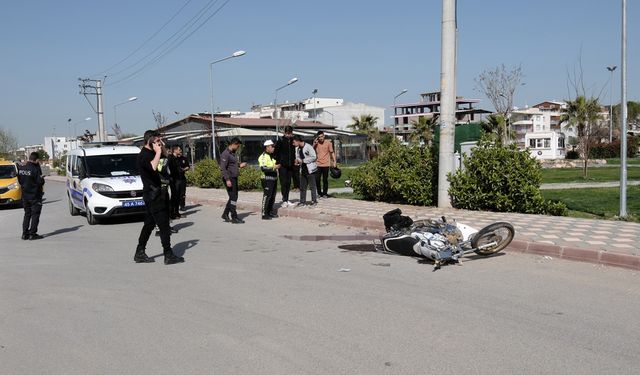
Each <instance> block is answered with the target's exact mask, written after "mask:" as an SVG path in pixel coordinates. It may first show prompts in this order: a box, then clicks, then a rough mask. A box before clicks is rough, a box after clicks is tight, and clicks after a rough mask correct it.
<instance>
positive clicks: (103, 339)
mask: <svg viewBox="0 0 640 375" xmlns="http://www.w3.org/2000/svg"><path fill="white" fill-rule="evenodd" d="M47 198H48V199H47V202H46V204H45V205H44V209H43V215H42V221H41V227H40V233H41V234H43V235H46V238H45V239H43V240H40V241H22V240H20V238H19V236H20V222H21V218H22V211H21V210H20V209H15V210H6V209H4V210H0V243H1V245H0V246H1V248H0V374H66V375H68V374H637V373H639V372H640V369H639V368H638V367H639V365H640V354H639V348H640V323H639V322H640V298H639V297H640V287H639V284H640V283H639V282H640V275H639V274H638V272H633V271H629V270H624V269H617V268H608V267H602V266H595V265H592V264H582V263H574V262H568V261H561V260H556V259H548V258H544V257H535V256H529V255H521V254H511V253H506V254H505V255H502V256H496V257H492V258H480V259H474V258H467V259H466V260H465V261H464V262H463V263H462V265H460V266H456V265H453V266H446V267H444V268H443V269H441V270H439V271H437V272H432V266H431V264H428V263H423V262H420V261H418V260H417V259H414V258H409V257H401V256H392V255H387V254H379V253H374V252H370V251H359V250H369V249H370V247H369V245H368V242H367V241H345V240H340V241H332V240H325V241H301V240H291V239H286V238H284V237H283V235H284V234H290V235H293V236H298V235H311V234H332V235H346V234H358V233H360V232H359V231H358V230H355V229H351V228H345V227H338V226H334V225H332V224H330V223H322V224H318V223H317V222H311V221H295V220H294V219H284V218H282V219H278V220H275V221H271V222H263V221H261V220H259V217H258V216H257V215H251V216H248V217H247V218H246V220H247V223H246V224H244V225H232V224H225V223H222V222H221V220H220V219H219V214H220V210H219V209H216V208H212V207H204V206H199V207H192V208H191V209H190V210H189V215H188V217H187V218H185V219H182V220H180V221H179V222H177V223H176V226H177V227H179V228H180V232H179V233H178V234H176V235H174V236H173V237H172V240H173V243H174V244H175V248H176V252H177V253H178V254H184V257H185V258H186V262H185V263H184V264H178V265H171V266H165V265H164V264H163V263H162V257H158V258H157V262H156V263H153V264H135V263H133V261H132V257H133V252H134V248H135V244H136V239H137V235H138V232H139V230H140V227H141V225H142V224H141V223H140V222H139V221H135V220H133V221H132V220H118V221H115V222H110V223H107V224H104V225H98V226H89V225H88V224H87V222H86V220H85V219H84V217H82V216H78V217H71V216H69V214H68V213H67V206H66V198H65V196H64V190H63V185H62V184H60V183H53V182H52V183H49V184H48V185H47ZM470 224H472V223H470ZM160 253H161V251H160V241H159V239H158V238H157V237H152V238H151V241H150V246H149V250H148V254H149V255H159V254H160ZM341 269H348V270H350V271H348V272H340V270H341ZM343 271H344V270H343Z"/></svg>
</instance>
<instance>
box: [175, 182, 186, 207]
mask: <svg viewBox="0 0 640 375" xmlns="http://www.w3.org/2000/svg"><path fill="white" fill-rule="evenodd" d="M177 187H178V194H179V201H178V207H179V208H181V209H183V210H184V206H185V199H186V197H187V180H178V186H177Z"/></svg>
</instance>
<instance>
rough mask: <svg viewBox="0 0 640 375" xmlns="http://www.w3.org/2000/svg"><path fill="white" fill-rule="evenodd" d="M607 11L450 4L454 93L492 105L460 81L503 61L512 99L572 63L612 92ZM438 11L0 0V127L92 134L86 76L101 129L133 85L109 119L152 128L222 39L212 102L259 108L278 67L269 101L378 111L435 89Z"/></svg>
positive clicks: (39, 136) (435, 4) (551, 89)
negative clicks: (337, 102)
mask: <svg viewBox="0 0 640 375" xmlns="http://www.w3.org/2000/svg"><path fill="white" fill-rule="evenodd" d="M627 3H628V5H627V6H628V8H627V17H628V18H627V25H628V29H627V39H628V44H627V92H628V94H627V95H628V99H629V100H640V50H639V48H638V46H640V2H638V1H627ZM223 5H224V6H223ZM207 6H209V7H208V8H207ZM221 6H222V7H221ZM218 9H219V10H218ZM621 9H622V8H621V1H619V0H561V1H558V0H554V1H550V0H538V1H525V0H520V1H518V0H516V1H514V0H510V1H508V0H483V1H477V0H458V13H457V15H458V72H457V95H461V96H465V97H470V98H477V99H481V100H482V102H481V103H480V104H479V107H481V108H484V109H489V110H492V109H493V108H492V105H491V103H490V102H489V101H488V100H487V99H486V98H485V97H484V95H483V94H482V93H481V92H480V91H479V90H478V89H477V84H476V83H475V79H476V78H477V77H478V75H479V74H480V73H482V72H483V71H485V70H488V69H494V68H495V67H496V66H498V65H500V64H504V65H505V66H506V67H507V68H513V67H517V66H521V67H522V71H523V73H524V79H523V82H524V83H525V85H524V86H521V87H520V88H519V90H518V91H517V92H516V96H515V105H516V106H520V107H522V106H525V105H529V106H531V105H534V104H537V103H539V102H541V101H544V100H563V99H570V98H571V90H569V89H568V79H567V77H568V73H569V72H572V71H574V69H575V68H576V67H577V66H578V63H579V61H581V62H582V71H583V74H584V81H585V84H586V88H587V91H588V93H589V94H593V95H600V98H601V102H603V104H608V103H609V101H610V100H613V101H614V103H615V102H616V101H619V100H620V99H619V98H620V68H619V67H620V62H621V42H620V33H621ZM216 10H218V11H217V13H215V14H214V12H215V11H216ZM441 13H442V1H441V0H395V1H382V0H378V1H370V0H367V1H365V0H349V1H345V0H341V1H338V0H324V1H305V0H297V1H290V0H271V1H269V0H190V1H188V0H175V1H166V0H156V1H149V0H146V1H130V0H127V1H125V0H110V1H98V0H82V1H81V0H65V1H50V0H39V1H31V0H23V1H11V2H4V3H3V6H2V12H0V35H2V37H0V51H1V54H0V128H3V129H5V130H9V131H10V132H11V133H12V134H13V135H14V136H16V137H17V139H18V142H19V144H21V145H26V144H37V143H42V142H43V138H44V137H45V136H51V135H57V136H71V135H73V126H70V125H73V124H75V125H76V128H77V132H78V133H81V132H82V130H83V129H90V130H92V131H95V130H97V127H98V125H97V116H96V114H95V113H94V112H93V109H92V107H91V106H90V105H89V102H88V101H87V100H86V99H85V97H84V96H82V95H80V94H79V88H78V84H79V82H78V78H94V79H104V80H105V83H104V90H103V93H104V107H105V120H106V125H107V129H109V130H110V128H111V126H112V125H113V123H114V105H116V104H120V103H123V102H126V101H127V99H128V98H130V97H133V96H136V97H138V100H136V101H133V102H129V103H126V104H121V105H118V106H117V120H118V123H119V124H120V126H121V128H122V130H123V131H124V132H126V133H134V134H142V133H143V132H144V130H146V129H149V128H154V127H155V121H154V118H153V114H152V112H153V111H155V112H160V113H161V114H163V115H164V116H165V117H166V118H167V120H168V121H173V120H177V119H178V118H182V117H184V116H186V115H188V114H190V113H196V112H206V111H210V110H211V104H210V82H209V63H210V62H212V61H215V60H218V59H222V58H224V57H227V56H229V55H231V54H232V53H233V52H235V51H238V50H245V51H246V52H247V53H246V55H244V56H242V57H239V58H235V59H231V60H227V61H224V62H220V63H217V64H214V65H213V92H214V103H215V104H214V106H215V109H216V111H217V110H239V111H248V110H250V108H251V106H252V105H253V104H268V103H271V102H273V99H274V92H275V89H276V88H278V87H280V86H282V85H284V84H286V83H287V81H289V80H290V79H291V78H293V77H298V78H299V81H298V82H297V83H295V84H294V85H291V86H289V87H287V88H285V89H283V90H281V91H279V93H278V102H283V101H286V100H289V101H294V100H302V99H305V98H309V97H311V96H312V94H311V92H312V91H313V90H314V89H317V90H318V94H317V96H319V97H336V98H343V99H344V100H345V101H348V102H355V103H366V104H369V105H373V106H380V107H386V108H388V107H389V106H391V105H392V104H393V97H394V96H395V95H396V94H397V93H399V92H400V91H401V90H402V89H407V90H408V91H407V93H406V94H404V95H403V96H401V97H400V98H398V103H402V102H414V101H417V100H418V99H419V94H420V93H423V92H428V91H437V90H439V77H440V26H441ZM197 17H200V18H197ZM209 17H210V18H209ZM207 18H209V19H208V21H206V19H207ZM190 20H193V21H195V22H191V23H189V21H190ZM205 21H206V22H205ZM185 25H194V27H192V28H185V27H184V26H185ZM199 25H200V28H199V29H197V30H196V29H195V26H199ZM185 30H186V31H185ZM189 34H190V36H189ZM172 35H174V37H173V38H172V39H171V37H172ZM187 36H188V38H187ZM172 42H174V43H173V44H172ZM178 42H179V43H178ZM161 53H162V54H163V56H162V57H161V58H159V59H154V57H156V56H157V55H159V54H161ZM123 60H124V61H123ZM118 63H120V64H118ZM114 65H115V66H114ZM611 65H616V66H618V69H617V70H616V71H615V72H614V80H613V96H612V99H610V89H609V78H610V73H609V72H608V71H607V70H606V67H607V66H611ZM132 73H135V74H133V75H132ZM104 76H106V78H104ZM89 98H90V100H91V101H92V102H95V97H89ZM94 105H95V104H94ZM175 112H178V113H179V114H176V113H175ZM387 114H388V115H390V112H387ZM87 117H91V118H92V120H90V121H86V122H85V121H83V120H84V119H85V118H87ZM387 117H388V116H387ZM69 118H70V119H72V121H71V122H69V121H68V119H69ZM385 120H386V121H385V123H389V122H390V120H389V119H385Z"/></svg>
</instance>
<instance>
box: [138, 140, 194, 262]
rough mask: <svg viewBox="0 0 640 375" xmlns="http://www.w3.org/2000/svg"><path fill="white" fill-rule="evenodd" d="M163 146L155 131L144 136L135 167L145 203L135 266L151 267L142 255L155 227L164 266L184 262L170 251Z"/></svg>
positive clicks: (167, 186) (152, 260)
mask: <svg viewBox="0 0 640 375" xmlns="http://www.w3.org/2000/svg"><path fill="white" fill-rule="evenodd" d="M163 146H164V142H163V141H162V138H161V137H160V134H159V133H158V132H157V131H155V130H147V131H146V132H144V147H142V149H141V150H140V154H138V159H137V165H138V171H139V172H140V179H141V180H142V198H143V199H144V208H145V218H144V225H143V226H142V230H141V231H140V236H139V237H138V246H137V247H136V253H135V255H134V256H133V260H134V261H135V262H136V263H152V262H154V259H153V258H149V257H148V256H147V254H146V252H145V248H146V246H147V241H149V236H150V235H151V232H152V231H153V228H154V227H155V226H156V225H157V226H158V229H159V231H160V241H161V242H162V250H163V253H164V264H175V263H181V262H184V258H183V257H180V256H176V255H175V254H174V253H173V250H172V249H171V227H170V225H169V199H168V194H169V193H168V191H167V190H168V188H169V181H167V179H166V176H165V175H163V171H164V170H165V168H166V167H164V166H163V165H162V160H163V159H161V157H162V148H163Z"/></svg>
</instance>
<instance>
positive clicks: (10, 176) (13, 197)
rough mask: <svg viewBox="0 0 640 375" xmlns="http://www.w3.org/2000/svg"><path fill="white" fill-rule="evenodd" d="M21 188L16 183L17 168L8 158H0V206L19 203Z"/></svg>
mask: <svg viewBox="0 0 640 375" xmlns="http://www.w3.org/2000/svg"><path fill="white" fill-rule="evenodd" d="M21 199H22V189H20V184H19V183H18V168H17V167H16V164H15V163H14V162H12V161H9V160H3V159H0V206H5V205H14V204H20V201H21Z"/></svg>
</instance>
